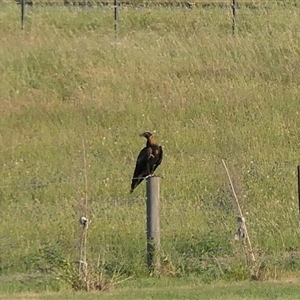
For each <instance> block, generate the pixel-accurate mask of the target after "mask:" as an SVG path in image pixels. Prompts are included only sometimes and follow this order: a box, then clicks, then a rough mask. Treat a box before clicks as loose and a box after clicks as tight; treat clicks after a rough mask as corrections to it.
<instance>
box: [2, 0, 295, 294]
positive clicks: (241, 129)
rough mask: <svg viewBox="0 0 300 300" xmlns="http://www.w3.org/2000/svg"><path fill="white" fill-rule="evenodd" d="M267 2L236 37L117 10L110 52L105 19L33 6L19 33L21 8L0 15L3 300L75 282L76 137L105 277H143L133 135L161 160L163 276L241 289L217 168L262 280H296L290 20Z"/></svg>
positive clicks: (195, 23) (91, 253) (79, 186)
mask: <svg viewBox="0 0 300 300" xmlns="http://www.w3.org/2000/svg"><path fill="white" fill-rule="evenodd" d="M280 3H281V2H279V4H277V3H275V2H270V3H269V4H268V7H265V6H263V7H259V8H257V9H248V8H246V7H242V8H241V9H240V10H239V11H238V35H237V36H236V37H233V36H232V35H231V10H230V8H228V9H226V8H225V9H224V8H218V7H214V8H207V9H203V8H199V9H192V10H187V9H164V8H151V9H139V10H137V9H135V8H126V9H122V10H121V11H120V22H119V32H118V38H117V40H115V38H114V32H113V18H112V10H111V9H109V8H102V9H100V8H98V9H86V8H83V9H82V8H78V7H75V8H65V7H47V8H44V7H41V8H38V7H37V8H35V7H33V8H31V9H28V10H27V19H26V27H25V30H24V31H21V30H20V21H19V20H20V12H19V10H20V8H19V7H17V6H15V5H11V4H9V3H8V4H7V3H2V4H1V5H2V7H1V11H0V29H1V32H2V35H1V37H0V43H1V47H0V73H1V74H2V80H1V84H0V109H1V119H0V146H1V153H0V161H1V168H0V172H1V179H0V197H1V204H2V210H1V219H2V226H1V229H0V238H1V253H0V273H1V274H2V275H3V276H5V277H7V275H11V276H12V277H11V278H12V279H11V284H8V285H7V286H6V288H8V289H11V290H23V289H28V290H43V289H50V290H58V289H60V288H61V286H62V285H63V284H65V283H67V285H68V284H69V283H70V280H72V278H73V277H72V276H73V275H72V270H73V261H74V260H76V259H78V257H79V244H78V241H79V237H80V232H81V231H80V226H79V224H78V219H79V216H80V215H81V214H82V212H83V211H84V208H83V203H84V201H83V197H84V176H83V155H82V139H83V138H84V140H85V145H86V152H87V162H88V196H89V217H90V218H91V220H92V223H91V226H90V228H89V237H88V260H89V263H90V265H91V266H96V265H97V267H95V269H96V270H100V271H101V272H103V273H105V274H106V276H108V277H110V276H114V275H113V274H118V276H122V278H124V277H129V276H133V277H142V276H146V275H147V268H146V261H145V254H146V253H145V199H144V194H145V188H144V187H143V185H141V186H140V187H139V188H138V189H137V190H136V191H135V192H134V194H132V195H130V194H129V187H130V181H131V175H132V172H133V168H134V165H135V159H136V156H137V154H138V151H139V150H140V149H141V147H143V145H144V143H145V141H144V140H143V139H141V138H139V137H138V134H139V133H140V132H142V131H145V130H149V131H154V130H155V131H156V136H157V139H158V141H159V143H160V144H162V145H163V146H164V150H165V157H164V161H163V163H162V165H161V167H160V168H159V169H158V172H157V173H158V174H159V175H162V176H163V177H164V179H163V180H162V184H161V202H162V210H161V227H162V233H161V235H162V252H163V253H162V256H163V258H164V270H163V273H164V274H165V275H171V276H188V275H191V276H198V277H199V278H201V280H203V281H204V282H211V281H213V280H218V279H230V280H232V279H235V280H239V279H246V278H249V273H250V272H249V269H248V268H247V264H246V262H245V258H244V256H243V250H242V247H240V245H235V243H234V242H233V236H234V233H235V231H236V229H237V223H236V211H235V207H234V206H233V201H232V193H231V191H230V189H229V186H228V181H227V177H226V173H225V171H224V169H223V166H222V163H221V159H226V160H227V164H228V167H229V169H230V172H231V174H232V175H233V177H234V185H235V187H236V189H237V191H238V196H239V198H240V201H241V204H242V208H243V210H244V212H245V213H246V217H247V221H248V222H249V228H248V230H249V234H250V238H251V240H252V243H253V246H254V247H255V252H256V255H257V257H258V259H259V265H260V267H261V278H262V279H264V278H273V279H274V278H278V277H280V276H282V275H283V274H287V273H293V272H295V271H297V270H299V262H298V260H299V259H298V248H299V231H298V227H299V224H298V206H297V186H296V182H297V179H296V166H297V164H298V162H299V160H298V156H299V155H298V145H299V80H300V75H299V67H300V62H299V54H300V53H299V52H300V50H299V49H300V48H299V43H300V39H299V37H300V36H299V29H298V28H299V18H298V16H299V7H297V6H296V5H290V6H288V5H287V6H285V7H282V6H281V5H280ZM100 271H99V272H100ZM15 274H18V275H17V277H14V276H16V275H15ZM19 274H22V275H19ZM53 274H54V275H53ZM70 274H71V275H70ZM18 276H20V277H18ZM71 277H72V278H71ZM18 282H22V284H20V285H19V284H18ZM24 282H25V284H23V283H24ZM6 288H5V289H6Z"/></svg>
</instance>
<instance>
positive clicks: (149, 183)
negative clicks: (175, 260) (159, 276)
mask: <svg viewBox="0 0 300 300" xmlns="http://www.w3.org/2000/svg"><path fill="white" fill-rule="evenodd" d="M159 182H160V177H156V176H153V177H149V178H147V180H146V190H147V262H148V268H149V271H150V272H156V273H159V271H160V195H159Z"/></svg>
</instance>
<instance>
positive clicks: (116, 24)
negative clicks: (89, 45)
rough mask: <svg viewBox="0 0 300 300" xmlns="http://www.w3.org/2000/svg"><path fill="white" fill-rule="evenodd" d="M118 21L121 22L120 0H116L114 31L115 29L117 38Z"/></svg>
mask: <svg viewBox="0 0 300 300" xmlns="http://www.w3.org/2000/svg"><path fill="white" fill-rule="evenodd" d="M118 23H119V3H118V0H114V31H115V39H116V38H117V37H118Z"/></svg>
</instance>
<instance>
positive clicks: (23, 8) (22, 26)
mask: <svg viewBox="0 0 300 300" xmlns="http://www.w3.org/2000/svg"><path fill="white" fill-rule="evenodd" d="M25 5H26V0H21V28H22V30H23V29H24V26H25V24H24V21H25Z"/></svg>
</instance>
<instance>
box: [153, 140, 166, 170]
mask: <svg viewBox="0 0 300 300" xmlns="http://www.w3.org/2000/svg"><path fill="white" fill-rule="evenodd" d="M163 154H164V152H163V148H162V146H159V154H158V160H157V162H156V163H155V166H154V169H153V172H154V171H155V170H156V168H157V167H158V166H159V165H160V164H161V162H162V160H163Z"/></svg>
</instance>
